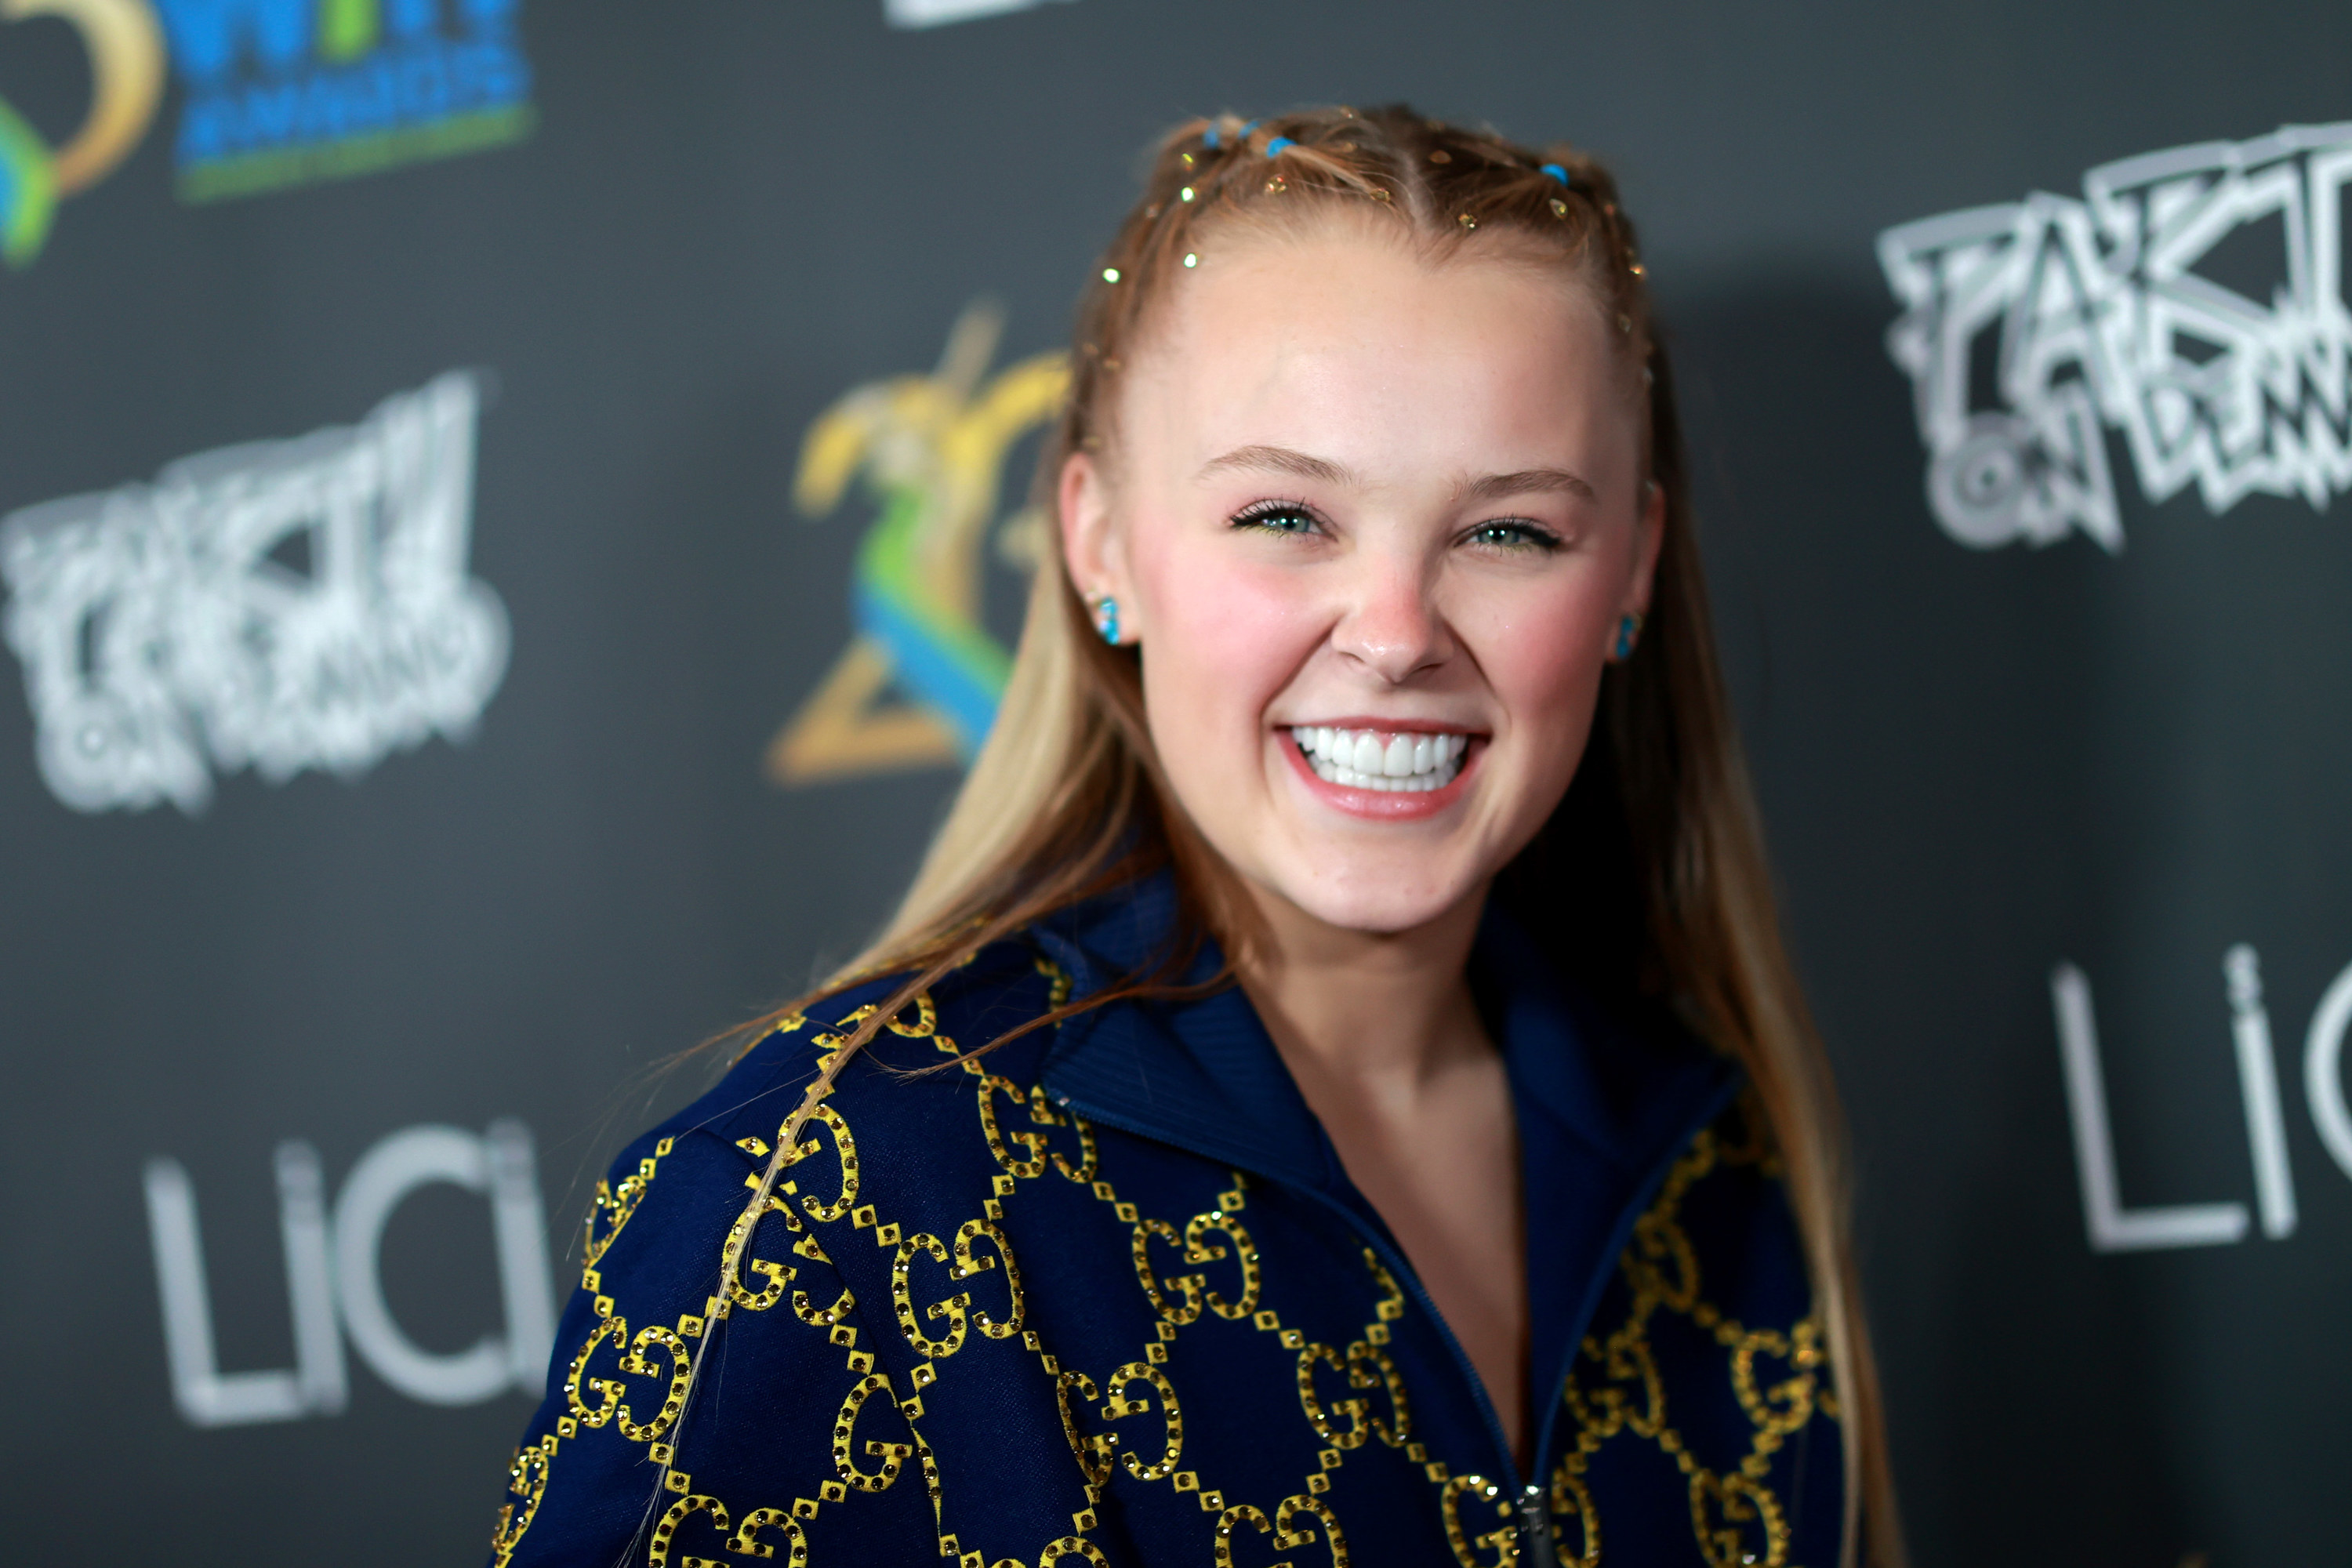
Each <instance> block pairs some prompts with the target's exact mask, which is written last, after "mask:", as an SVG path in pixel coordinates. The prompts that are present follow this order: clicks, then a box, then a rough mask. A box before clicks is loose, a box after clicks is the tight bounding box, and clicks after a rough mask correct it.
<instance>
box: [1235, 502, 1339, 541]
mask: <svg viewBox="0 0 2352 1568" xmlns="http://www.w3.org/2000/svg"><path fill="white" fill-rule="evenodd" d="M1277 518H1296V519H1297V520H1298V521H1301V522H1304V523H1306V524H1307V525H1308V527H1309V528H1313V529H1319V528H1321V527H1322V526H1323V523H1322V520H1321V519H1319V518H1318V517H1317V516H1316V515H1315V509H1314V508H1312V507H1310V506H1308V505H1307V503H1306V502H1305V501H1297V500H1260V501H1252V502H1251V503H1250V504H1249V505H1247V506H1245V507H1244V508H1242V510H1240V511H1238V512H1235V513H1234V527H1235V528H1255V529H1259V530H1262V531H1265V532H1267V533H1292V534H1295V533H1302V532H1305V531H1307V530H1306V529H1296V528H1276V527H1275V526H1274V524H1275V521H1276V519H1277Z"/></svg>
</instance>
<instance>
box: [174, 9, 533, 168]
mask: <svg viewBox="0 0 2352 1568" xmlns="http://www.w3.org/2000/svg"><path fill="white" fill-rule="evenodd" d="M155 3H156V5H157V6H158V8H159V9H160V10H161V11H162V13H163V30H164V32H165V34H166V35H167V36H168V37H170V39H171V44H172V63H173V68H174V69H175V70H176V71H177V72H178V73H179V77H180V79H181V81H182V82H183V83H184V85H185V87H186V89H187V94H188V101H187V107H186V109H185V110H184V111H183V113H182V115H181V119H180V138H179V143H178V147H177V150H176V161H177V163H178V165H179V172H180V174H179V188H180V196H181V199H182V200H184V201H191V202H206V201H215V200H217V199H219V198H220V197H223V196H240V195H251V194H253V193H255V192H257V191H269V190H278V189H280V188H282V187H284V186H287V185H298V184H310V183H311V182H312V181H316V180H331V179H340V178H343V177H345V176H348V175H352V174H369V173H372V172H373V171H375V170H378V169H385V168H390V167H392V166H394V164H399V163H416V162H418V161H420V160H422V159H426V158H445V157H450V156H453V155H455V154H457V153H473V152H478V151H480V150H481V149H483V148H486V147H495V146H499V145H501V144H503V143H506V142H514V141H517V140H519V139H520V138H521V137H524V136H527V135H529V134H530V128H531V123H532V110H531V107H530V64H529V62H527V61H526V60H525V59H524V58H523V54H522V46H521V43H520V39H519V38H518V37H517V36H516V31H515V16H516V12H517V11H518V10H519V9H520V0H155Z"/></svg>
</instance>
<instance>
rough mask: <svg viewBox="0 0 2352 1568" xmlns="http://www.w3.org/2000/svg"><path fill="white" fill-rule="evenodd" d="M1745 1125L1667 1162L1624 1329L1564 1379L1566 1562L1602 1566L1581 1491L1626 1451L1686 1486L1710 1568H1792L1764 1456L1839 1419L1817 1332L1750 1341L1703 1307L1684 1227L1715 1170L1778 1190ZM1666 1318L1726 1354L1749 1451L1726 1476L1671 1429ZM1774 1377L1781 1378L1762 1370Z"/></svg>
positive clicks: (1784, 1521)
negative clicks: (1574, 1526) (1599, 1460)
mask: <svg viewBox="0 0 2352 1568" xmlns="http://www.w3.org/2000/svg"><path fill="white" fill-rule="evenodd" d="M1747 1120H1748V1129H1749V1131H1748V1136H1746V1137H1745V1138H1743V1139H1741V1140H1739V1141H1738V1142H1726V1141H1725V1140H1724V1139H1723V1137H1722V1136H1721V1135H1720V1133H1719V1132H1718V1131H1706V1132H1702V1133H1700V1134H1699V1135H1698V1137H1697V1138H1696V1139H1695V1140H1693V1141H1692V1143H1691V1146H1690V1149H1689V1150H1688V1152H1685V1154H1684V1155H1683V1156H1682V1158H1681V1159H1680V1160H1678V1161H1676V1162H1675V1167H1674V1169H1673V1171H1672V1172H1671V1173H1669V1174H1668V1175H1667V1177H1666V1182H1665V1186H1664V1190H1663V1191H1662V1192H1661V1193H1660V1194H1659V1196H1658V1200H1657V1202H1656V1204H1655V1205H1653V1206H1652V1208H1651V1209H1650V1211H1649V1212H1648V1213H1647V1214H1645V1215H1643V1216H1642V1218H1641V1219H1640V1220H1639V1221H1638V1222H1636V1223H1635V1225H1634V1227H1633V1243H1632V1245H1631V1246H1629V1247H1627V1248H1626V1249H1625V1254H1624V1257H1623V1258H1622V1260H1621V1261H1620V1263H1619V1268H1620V1270H1621V1271H1622V1274H1623V1276H1624V1280H1625V1285H1626V1288H1627V1292H1628V1295H1629V1296H1630V1298H1631V1300H1630V1302H1629V1304H1628V1306H1627V1309H1626V1312H1625V1316H1624V1321H1622V1322H1620V1323H1619V1324H1617V1325H1616V1326H1615V1327H1614V1328H1612V1329H1610V1330H1607V1331H1601V1332H1596V1333H1594V1334H1591V1335H1589V1336H1587V1337H1586V1339H1585V1341H1584V1344H1583V1348H1582V1352H1581V1353H1580V1355H1579V1356H1578V1358H1577V1362H1576V1365H1575V1368H1574V1370H1573V1371H1572V1372H1571V1373H1570V1377H1569V1384H1568V1393H1567V1400H1568V1408H1569V1411H1570V1415H1572V1416H1573V1417H1574V1419H1575V1422H1576V1441H1575V1445H1574V1447H1572V1448H1571V1449H1570V1452H1569V1454H1568V1456H1567V1458H1565V1459H1564V1460H1563V1461H1562V1462H1561V1464H1560V1466H1559V1468H1558V1469H1557V1470H1555V1471H1554V1472H1553V1474H1552V1479H1551V1507H1552V1511H1553V1513H1554V1514H1555V1515H1559V1516H1566V1517H1572V1518H1574V1519H1575V1520H1576V1521H1578V1523H1579V1524H1580V1527H1581V1532H1582V1536H1583V1544H1582V1549H1581V1550H1580V1552H1578V1553H1577V1555H1575V1556H1573V1557H1566V1556H1563V1561H1564V1562H1567V1563H1578V1564H1581V1565H1582V1568H1594V1565H1596V1564H1598V1563H1600V1562H1601V1544H1602V1539H1603V1538H1602V1533H1601V1527H1602V1522H1603V1514H1604V1512H1605V1509H1604V1508H1603V1506H1601V1505H1600V1504H1597V1503H1596V1502H1595V1500H1594V1499H1593V1496H1592V1492H1591V1488H1590V1487H1589V1486H1588V1485H1587V1484H1586V1478H1587V1477H1588V1475H1589V1474H1590V1472H1591V1466H1592V1460H1593V1458H1594V1456H1595V1455H1597V1454H1599V1453H1600V1452H1601V1450H1602V1448H1603V1447H1605V1446H1606V1445H1608V1444H1610V1443H1612V1442H1619V1441H1625V1442H1643V1443H1647V1444H1651V1445H1653V1446H1654V1447H1656V1448H1657V1449H1658V1450H1659V1451H1660V1452H1661V1453H1663V1454H1664V1455H1665V1456H1666V1457H1668V1458H1671V1459H1672V1460H1673V1461H1674V1462H1675V1466H1676V1467H1677V1468H1679V1469H1680V1470H1681V1472H1682V1474H1683V1476H1684V1477H1685V1479H1686V1480H1687V1481H1688V1483H1689V1488H1690V1511H1691V1529H1692V1531H1694V1533H1695V1535H1696V1540H1697V1542H1698V1547H1699V1552H1700V1555H1701V1557H1702V1558H1703V1559H1704V1560H1705V1561H1706V1563H1708V1565H1709V1568H1784V1565H1785V1564H1787V1563H1788V1561H1789V1542H1790V1525H1789V1520H1788V1510H1787V1509H1786V1508H1785V1507H1784V1506H1783V1504H1782V1501H1781V1499H1780V1495H1779V1494H1778V1493H1777V1492H1775V1491H1774V1490H1773V1489H1771V1487H1770V1486H1769V1484H1768V1483H1769V1480H1770V1479H1771V1472H1772V1457H1773V1455H1774V1454H1775V1453H1777V1452H1778V1451H1779V1450H1780V1447H1781V1445H1782V1444H1784V1443H1785V1442H1786V1441H1787V1440H1788V1439H1789V1437H1790V1436H1791V1435H1792V1434H1794V1433H1796V1432H1798V1431H1799V1430H1801V1428H1802V1427H1803V1426H1805V1424H1806V1423H1807V1422H1809V1421H1811V1419H1812V1418H1813V1415H1814V1414H1815V1413H1816V1412H1819V1413H1820V1414H1822V1415H1827V1416H1829V1417H1830V1418H1832V1419H1835V1418H1836V1416H1837V1405H1836V1401H1835V1398H1834V1396H1833V1395H1832V1393H1831V1391H1830V1389H1829V1387H1828V1381H1827V1363H1828V1356H1827V1353H1826V1352H1825V1351H1824V1349H1823V1347H1822V1332H1821V1324H1820V1323H1819V1321H1817V1320H1815V1319H1814V1318H1812V1317H1811V1316H1808V1317H1805V1318H1803V1319H1801V1320H1800V1321H1798V1322H1797V1323H1796V1325H1795V1326H1794V1327H1793V1328H1791V1329H1790V1330H1789V1331H1787V1332H1786V1333H1783V1332H1781V1331H1779V1330H1776V1329H1768V1328H1749V1327H1747V1326H1745V1325H1743V1324H1741V1323H1740V1322H1739V1321H1738V1320H1737V1319H1735V1318H1732V1317H1729V1316H1727V1315H1726V1314H1725V1313H1724V1312H1723V1311H1722V1310H1719V1309H1718V1308H1717V1307H1716V1306H1714V1305H1713V1304H1711V1303H1710V1302H1708V1301H1707V1300H1706V1299H1705V1298H1704V1297H1703V1296H1702V1295H1701V1294H1700V1291H1701V1287H1702V1279H1701V1276H1700V1270H1699V1260H1698V1252H1697V1249H1696V1247H1693V1246H1692V1245H1691V1238H1690V1237H1689V1235H1688V1234H1687V1233H1686V1232H1685V1230H1684V1228H1683V1220H1682V1215H1683V1207H1684V1204H1685V1200H1686V1199H1687V1198H1688V1196H1689V1194H1690V1193H1691V1191H1692V1189H1693V1188H1695V1187H1696V1186H1697V1185H1698V1184H1700V1183H1701V1182H1703V1181H1704V1180H1706V1177H1707V1176H1709V1175H1710V1174H1712V1173H1716V1172H1717V1171H1720V1170H1725V1169H1727V1168H1730V1167H1737V1166H1748V1167H1755V1168H1758V1169H1759V1171H1760V1172H1761V1173H1763V1174H1766V1175H1768V1176H1772V1177H1774V1178H1776V1179H1777V1176H1778V1170H1777V1167H1776V1165H1775V1164H1774V1162H1773V1161H1772V1158H1771V1156H1770V1154H1769V1151H1768V1150H1767V1149H1766V1148H1765V1146H1764V1144H1763V1142H1761V1140H1760V1137H1759V1136H1758V1135H1757V1134H1756V1133H1755V1132H1754V1131H1753V1128H1754V1126H1755V1121H1754V1119H1752V1118H1749V1119H1747ZM1666 1317H1676V1318H1680V1319H1682V1320H1684V1321H1685V1322H1686V1323H1687V1324H1688V1325H1689V1326H1690V1327H1691V1328H1693V1329H1695V1330H1696V1331H1700V1332H1702V1333H1705V1334H1707V1335H1709V1336H1711V1337H1712V1338H1713V1339H1714V1341H1715V1342H1716V1343H1717V1344H1718V1345H1719V1346H1721V1347H1722V1348H1723V1349H1724V1350H1725V1351H1727V1352H1729V1353H1728V1364H1729V1382H1730V1385H1731V1392H1732V1394H1733V1395H1734V1396H1735V1397H1736V1398H1737V1399H1738V1403H1739V1407H1740V1409H1741V1410H1742V1411H1744V1412H1745V1413H1746V1414H1747V1416H1748V1421H1749V1423H1750V1426H1751V1431H1750V1433H1749V1436H1748V1448H1747V1451H1746V1452H1745V1453H1742V1454H1739V1455H1738V1456H1737V1457H1736V1458H1733V1460H1732V1462H1731V1463H1730V1464H1729V1465H1727V1467H1725V1468H1721V1469H1712V1468H1708V1467H1707V1466H1706V1464H1705V1463H1703V1462H1702V1461H1701V1459H1700V1458H1699V1457H1698V1456H1697V1455H1696V1454H1695V1453H1694V1452H1693V1451H1692V1449H1691V1447H1690V1445H1689V1444H1688V1443H1687V1442H1686V1441H1685V1439H1684V1436H1683V1435H1682V1434H1681V1432H1679V1431H1678V1430H1677V1429H1676V1428H1675V1425H1674V1421H1673V1411H1672V1409H1671V1408H1670V1405H1669V1401H1668V1397H1667V1389H1666V1386H1665V1382H1664V1379H1663V1378H1662V1377H1661V1376H1660V1374H1659V1371H1658V1362H1657V1357H1656V1355H1655V1354H1654V1350H1653V1346H1652V1338H1651V1336H1652V1334H1653V1332H1654V1330H1655V1328H1656V1327H1657V1325H1658V1323H1659V1322H1660V1321H1661V1319H1662V1318H1666ZM1776 1367H1777V1368H1778V1369H1780V1371H1779V1373H1778V1374H1775V1373H1773V1372H1772V1371H1769V1370H1768V1369H1769V1368H1776ZM1563 1552H1565V1548H1564V1547H1563Z"/></svg>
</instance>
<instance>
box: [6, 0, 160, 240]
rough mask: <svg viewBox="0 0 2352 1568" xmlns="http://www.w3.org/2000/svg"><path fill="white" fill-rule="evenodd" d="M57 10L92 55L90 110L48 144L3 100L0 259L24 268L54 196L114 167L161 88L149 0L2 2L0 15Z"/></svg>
mask: <svg viewBox="0 0 2352 1568" xmlns="http://www.w3.org/2000/svg"><path fill="white" fill-rule="evenodd" d="M29 16H56V17H58V18H60V19H61V20H63V21H65V22H67V23H69V24H70V25H71V26H73V28H74V30H75V31H76V32H78V33H79V34H80V35H81V41H82V47H83V49H84V50H85V51H87V53H88V54H89V75H90V98H89V112H88V113H87V114H85V115H84V116H83V117H82V122H81V124H80V126H79V128H78V129H77V130H76V131H75V132H74V133H73V134H72V135H70V136H68V138H66V140H65V142H64V144H63V145H61V146H58V147H54V148H53V147H51V146H50V145H49V144H48V142H47V141H45V140H43V139H42V136H41V133H40V132H38V131H37V130H35V129H34V128H33V127H32V125H30V124H29V123H28V122H26V120H25V117H24V116H23V115H21V114H18V113H17V112H16V110H14V109H13V108H11V107H10V106H9V105H8V104H7V103H6V102H5V100H0V260H5V261H6V262H7V263H8V265H9V266H11V267H23V266H26V265H27V264H28V263H30V262H31V261H32V259H33V258H35V257H36V256H38V255H39V254H40V253H41V244H42V242H43V241H44V240H46V239H47V238H48V237H49V224H50V222H51V220H52V219H53V218H54V217H55V216H56V213H57V204H58V198H59V197H62V196H69V195H73V194H74V193H75V192H77V191H82V190H87V189H88V188H89V187H90V186H91V185H94V184H98V182H99V181H100V180H102V179H104V178H105V177H106V176H107V175H108V174H112V173H113V172H114V167H115V165H116V164H118V163H121V162H122V160H123V159H125V158H127V157H129V156H130V155H131V150H132V149H133V148H135V147H137V146H138V145H139V141H140V138H142V137H143V136H145V135H146V134H147V127H148V125H149V123H150V122H151V121H153V120H154V118H155V100H157V99H158V98H159V97H161V96H162V93H163V37H162V36H161V34H159V33H158V32H157V30H156V26H155V13H154V12H153V11H152V9H150V8H149V6H148V4H147V0H0V20H5V21H11V22H14V21H20V20H23V19H24V18H26V17H29Z"/></svg>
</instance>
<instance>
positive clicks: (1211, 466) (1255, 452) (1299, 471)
mask: <svg viewBox="0 0 2352 1568" xmlns="http://www.w3.org/2000/svg"><path fill="white" fill-rule="evenodd" d="M1234 470H1238V471H1241V472H1244V473H1260V474H1288V475H1290V476H1291V477H1292V478H1293V479H1319V480H1321V481H1322V482H1323V483H1325V484H1327V485H1341V486H1346V487H1349V488H1353V487H1354V486H1356V484H1357V483H1358V481H1357V479H1356V476H1355V475H1354V474H1352V473H1350V472H1349V471H1348V469H1347V468H1344V467H1342V466H1341V465H1340V464H1338V463H1335V462H1332V461H1331V460H1330V459H1329V458H1312V457H1309V456H1307V454H1306V453H1304V452H1294V451H1292V450H1291V449H1290V448H1289V447H1234V449H1233V450H1232V451H1230V452H1227V453H1226V454H1225V455H1224V456H1223V457H1222V458H1213V459H1212V460H1211V461H1210V462H1209V463H1207V464H1206V465H1204V466H1203V467H1202V469H1201V472H1200V475H1199V477H1200V478H1202V479H1207V478H1208V477H1209V476H1210V475H1211V474H1222V473H1226V472H1230V471H1234Z"/></svg>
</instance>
